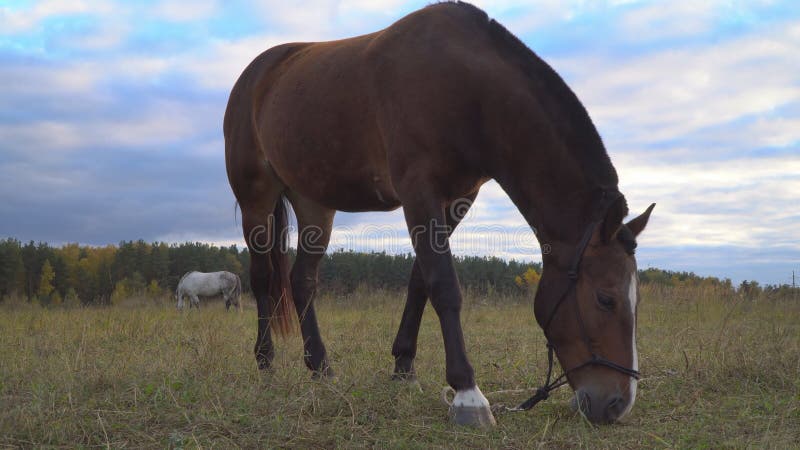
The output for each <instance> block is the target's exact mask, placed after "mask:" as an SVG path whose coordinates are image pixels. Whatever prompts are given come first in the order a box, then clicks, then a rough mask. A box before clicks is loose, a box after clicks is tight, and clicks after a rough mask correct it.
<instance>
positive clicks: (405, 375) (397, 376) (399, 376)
mask: <svg viewBox="0 0 800 450" xmlns="http://www.w3.org/2000/svg"><path fill="white" fill-rule="evenodd" d="M392 381H411V382H415V381H417V374H416V373H414V372H395V373H393V374H392Z"/></svg>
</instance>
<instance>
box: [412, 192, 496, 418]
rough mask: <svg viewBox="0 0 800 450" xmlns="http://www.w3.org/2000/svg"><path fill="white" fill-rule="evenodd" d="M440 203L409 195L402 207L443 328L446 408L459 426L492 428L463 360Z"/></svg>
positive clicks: (487, 410) (454, 280)
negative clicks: (450, 393) (448, 395)
mask: <svg viewBox="0 0 800 450" xmlns="http://www.w3.org/2000/svg"><path fill="white" fill-rule="evenodd" d="M442 205H443V203H441V202H436V201H433V200H432V199H431V198H430V196H425V195H420V196H411V198H407V199H404V202H403V210H404V213H405V217H406V222H407V225H408V228H409V233H410V234H411V241H412V245H413V246H414V251H415V252H416V255H417V260H418V261H419V265H420V270H421V273H422V276H423V278H424V280H425V287H426V290H427V292H429V293H430V296H431V304H432V305H433V308H434V310H435V311H436V314H437V315H438V316H439V325H440V326H441V329H442V337H443V338H444V349H445V362H446V367H447V370H446V371H447V383H448V384H449V385H450V386H451V387H452V388H453V390H455V392H456V394H455V397H454V398H453V403H452V405H451V406H450V417H451V420H453V421H454V422H455V423H457V424H459V425H470V426H491V425H494V424H495V420H494V416H493V415H492V411H491V409H490V407H489V401H488V400H487V399H486V397H485V396H484V395H483V394H482V393H481V390H480V389H479V388H478V385H477V383H476V382H475V373H474V370H473V368H472V365H471V364H470V362H469V359H468V358H467V351H466V347H465V344H464V333H463V331H462V328H461V304H462V297H461V290H460V288H459V284H458V276H457V275H456V270H455V264H454V262H453V256H452V254H451V252H450V243H449V238H448V235H449V227H448V225H447V223H446V221H445V213H444V211H443V208H442Z"/></svg>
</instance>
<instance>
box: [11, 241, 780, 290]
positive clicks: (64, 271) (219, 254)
mask: <svg viewBox="0 0 800 450" xmlns="http://www.w3.org/2000/svg"><path fill="white" fill-rule="evenodd" d="M413 262H414V257H413V255H411V254H400V255H389V254H386V253H377V252H373V253H361V252H353V251H341V250H340V251H336V252H333V253H329V254H327V255H325V257H324V259H323V261H322V263H321V265H320V273H319V281H320V289H325V290H328V291H332V292H337V293H349V292H352V291H354V290H355V289H357V288H359V287H360V286H364V287H366V288H373V289H385V290H403V289H405V287H406V283H407V282H408V277H409V274H410V273H411V267H412V265H413ZM455 263H456V270H457V271H458V275H459V279H460V282H461V285H462V287H464V288H465V289H467V290H471V291H473V292H477V293H479V294H500V295H524V294H530V293H532V292H533V291H534V290H535V288H536V285H537V284H538V281H539V278H540V275H541V264H540V263H530V262H519V261H514V260H510V261H508V260H504V259H500V258H496V257H486V256H483V257H479V256H464V257H458V258H456V260H455ZM248 268H249V255H248V253H247V249H246V248H243V249H239V248H238V247H237V246H235V245H232V246H230V247H224V246H215V245H210V244H206V243H202V242H185V243H181V244H167V243H164V242H154V243H148V242H145V241H142V240H138V241H123V242H120V243H119V244H118V245H107V246H101V247H97V246H87V245H79V244H66V245H62V246H51V245H49V244H47V243H44V242H38V243H36V242H33V241H30V242H27V243H22V242H20V241H19V240H17V239H13V238H8V239H4V240H0V299H4V298H7V297H10V296H16V297H22V298H24V299H26V300H28V301H34V300H35V301H38V302H40V303H41V304H45V305H47V304H61V303H68V304H73V305H77V304H83V305H107V304H113V303H116V302H117V301H118V300H120V299H123V298H126V297H129V296H136V295H146V296H148V297H153V298H164V297H166V296H168V295H171V293H174V291H175V288H176V287H177V283H178V281H179V280H180V278H181V276H183V274H185V273H186V272H189V271H192V270H197V271H201V272H213V271H218V270H226V271H229V272H233V273H236V274H238V275H239V276H240V277H241V278H242V287H243V289H244V290H245V291H248V290H249V286H250V280H249V278H250V277H249V269H248ZM639 276H640V279H641V281H642V283H652V284H656V285H662V286H678V287H680V286H710V287H714V288H715V289H722V290H725V291H729V292H731V293H737V292H738V293H747V294H748V295H761V294H763V293H765V292H767V293H769V292H773V291H778V290H781V289H791V288H790V287H787V286H763V287H762V286H760V285H758V283H756V282H747V281H745V282H743V283H742V284H741V285H740V286H738V287H734V286H733V285H732V283H731V281H730V280H728V279H723V280H720V279H717V278H714V277H700V276H698V275H695V274H693V273H691V272H672V271H665V270H660V269H652V268H651V269H646V270H643V271H640V273H639Z"/></svg>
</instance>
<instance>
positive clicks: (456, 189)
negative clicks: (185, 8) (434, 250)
mask: <svg viewBox="0 0 800 450" xmlns="http://www.w3.org/2000/svg"><path fill="white" fill-rule="evenodd" d="M486 21H487V18H486V16H485V14H484V15H482V16H481V15H479V14H478V15H476V14H475V13H474V12H473V11H471V10H469V9H468V8H463V7H461V6H460V5H455V4H450V5H434V6H431V7H428V8H425V9H423V10H421V11H418V12H416V13H413V14H411V15H409V16H406V17H405V18H403V19H401V20H400V21H398V22H396V23H395V24H393V25H392V26H390V27H388V28H387V29H385V30H382V31H379V32H376V33H372V34H369V35H364V36H358V37H355V38H350V39H343V40H339V41H331V42H317V43H304V44H288V45H285V46H279V47H275V48H273V49H270V50H268V51H267V52H265V53H264V54H262V55H261V56H259V57H258V58H256V60H255V61H254V62H253V63H252V64H251V65H250V66H249V67H248V68H247V69H246V70H245V73H244V74H243V75H242V77H241V78H240V80H239V82H237V87H235V88H234V93H232V94H231V102H230V103H229V112H231V109H232V106H231V105H232V104H235V105H234V108H233V109H234V111H233V112H231V114H230V116H228V115H226V130H227V129H229V128H231V126H232V125H231V122H236V123H239V124H243V125H252V126H253V130H252V131H253V139H252V140H253V142H252V146H254V147H257V148H258V150H260V155H259V157H260V158H261V163H262V164H263V161H264V160H267V161H269V165H270V166H271V167H272V168H273V169H274V170H275V172H276V174H277V176H278V177H279V178H280V179H281V181H282V182H283V183H285V184H286V185H287V186H288V187H289V188H290V189H291V190H294V191H296V192H298V193H300V194H301V195H303V196H305V197H308V198H310V199H313V200H315V201H317V202H318V203H320V204H322V205H325V206H328V207H331V208H334V209H338V210H345V211H363V210H387V209H393V208H396V207H397V206H399V205H400V200H399V196H398V194H397V190H396V186H395V185H396V184H397V183H398V182H400V181H401V180H400V179H399V178H400V177H403V176H405V175H406V174H407V173H408V172H409V168H410V167H413V168H414V172H415V173H414V176H417V177H421V176H424V177H425V178H426V179H427V180H447V183H446V184H445V182H444V181H442V185H441V186H438V187H437V188H438V189H439V190H440V191H442V190H444V191H449V192H443V194H444V195H445V196H449V197H453V198H457V197H459V196H461V195H464V194H466V193H469V192H473V191H474V190H475V189H477V187H478V186H479V185H480V184H481V183H482V182H483V181H485V180H486V179H487V178H489V177H488V175H487V171H486V170H485V169H486V164H485V161H484V160H483V155H482V153H481V152H482V151H483V150H485V147H486V146H487V144H488V143H487V142H486V139H485V133H483V128H484V125H485V123H484V114H485V110H484V109H483V105H482V101H483V100H486V99H487V98H488V97H491V95H492V93H491V92H487V89H488V87H487V86H488V85H494V86H497V85H498V83H496V82H495V81H496V80H495V79H494V78H496V77H494V76H493V75H492V73H493V72H502V71H503V68H504V66H503V64H502V63H503V61H502V60H501V58H500V56H499V55H498V54H497V52H495V51H494V49H493V48H492V39H491V38H490V37H489V36H488V33H487V31H486V28H487V27H486ZM242 93H245V95H242ZM241 105H247V106H246V107H243V108H242V107H241ZM238 109H241V111H237V110H238ZM228 119H230V120H228ZM226 137H227V132H226Z"/></svg>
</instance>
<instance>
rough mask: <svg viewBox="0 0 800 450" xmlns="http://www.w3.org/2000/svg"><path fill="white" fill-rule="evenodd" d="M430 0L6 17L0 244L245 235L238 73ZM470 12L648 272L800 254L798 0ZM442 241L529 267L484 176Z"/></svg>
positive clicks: (52, 5) (374, 244)
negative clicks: (594, 136)
mask: <svg viewBox="0 0 800 450" xmlns="http://www.w3.org/2000/svg"><path fill="white" fill-rule="evenodd" d="M427 3H428V2H424V1H416V0H415V1H413V2H402V1H399V0H380V1H375V2H365V1H363V0H341V1H333V0H331V1H323V0H315V1H313V2H311V3H307V4H304V6H303V7H302V8H299V7H296V6H293V5H292V4H289V3H286V2H279V1H274V0H270V1H267V2H249V1H241V2H238V1H237V2H226V3H224V4H223V3H221V2H217V1H214V0H205V1H202V2H194V3H181V2H177V1H172V0H169V1H158V2H153V3H147V4H135V3H129V2H111V1H97V2H82V1H78V2H51V1H41V2H37V3H32V4H30V5H28V6H22V7H18V6H4V7H0V84H2V86H3V87H4V88H3V89H2V90H0V105H3V106H2V107H0V215H2V217H3V220H2V221H0V237H2V236H3V235H9V236H17V237H19V238H22V239H24V240H25V239H36V240H49V241H53V242H66V241H79V242H83V243H92V244H105V243H110V242H111V243H113V242H117V241H119V240H122V239H136V238H143V239H147V240H153V239H161V240H167V241H181V240H187V239H189V240H198V239H199V240H203V241H210V242H218V243H227V244H230V243H239V244H241V243H242V241H241V237H240V228H239V225H237V224H236V223H235V222H234V221H233V196H232V194H231V193H230V189H229V187H228V185H227V181H226V178H225V170H224V163H223V146H224V145H223V141H222V136H221V121H222V114H223V111H224V108H225V102H226V97H227V94H228V92H229V91H230V89H231V87H232V85H233V83H234V82H235V80H236V78H237V77H238V75H239V74H240V73H241V71H242V70H243V69H244V67H245V66H246V65H247V64H248V63H249V62H250V61H251V60H252V59H253V58H254V57H255V56H257V55H258V54H259V53H261V52H262V51H264V50H266V49H267V48H269V47H272V46H274V45H277V44H280V43H284V42H292V41H319V40H328V39H337V38H343V37H348V36H353V35H357V34H362V33H366V32H371V31H375V30H377V29H380V28H383V27H385V26H387V25H389V24H390V23H392V22H393V21H394V20H396V19H398V18H400V17H401V16H402V15H403V14H405V13H407V12H410V11H412V10H414V9H416V8H418V7H421V6H423V5H425V4H427ZM476 3H477V4H478V5H479V6H483V7H484V8H485V9H486V10H487V12H488V14H489V15H490V16H491V17H494V18H495V19H497V20H499V21H500V22H501V23H503V24H505V25H506V26H507V27H508V28H509V30H511V31H512V32H515V33H517V34H518V35H519V36H520V37H521V38H523V40H524V41H525V42H527V43H528V44H529V45H530V46H531V48H533V49H534V50H535V51H537V52H538V53H539V54H541V55H542V56H544V57H545V58H546V60H547V61H548V62H549V63H551V64H552V65H553V66H554V67H555V68H556V70H557V71H558V72H559V73H560V74H561V75H562V76H564V78H565V79H566V80H567V81H568V83H569V84H570V86H571V87H572V88H573V89H574V90H575V91H576V93H577V94H578V96H579V97H580V98H581V100H582V101H583V103H584V104H585V105H586V107H587V109H588V111H589V112H590V114H591V115H592V118H593V120H594V121H595V123H596V124H597V126H598V129H599V131H600V132H601V134H602V135H603V137H604V140H605V143H606V145H607V148H608V150H609V153H610V155H611V157H612V160H613V161H614V163H615V166H616V168H617V170H618V172H619V174H620V182H621V185H620V187H621V189H622V190H623V192H624V193H625V194H626V197H627V198H628V202H629V205H630V207H631V210H632V214H633V213H635V212H641V211H642V210H644V208H645V207H646V206H647V205H648V204H649V203H651V202H653V201H655V202H657V203H658V207H657V208H656V211H655V212H654V215H653V219H652V221H651V223H650V225H648V229H647V231H646V232H645V233H644V234H643V235H642V236H641V238H640V248H639V253H638V255H639V261H640V264H641V265H642V266H643V267H645V266H647V265H657V266H659V267H666V268H679V269H681V270H695V271H697V272H700V273H704V274H714V275H722V276H731V277H734V279H737V278H738V277H747V278H751V277H758V279H760V280H762V281H771V282H772V281H774V282H777V280H780V278H779V277H778V275H774V274H778V273H782V272H781V271H783V270H784V268H785V267H788V266H789V265H791V264H795V265H796V264H797V263H798V255H800V248H799V246H800V243H798V241H797V239H796V236H797V232H796V230H797V227H798V225H800V217H798V215H797V214H796V213H795V212H793V211H792V209H791V208H790V207H789V206H787V205H793V204H794V202H795V199H794V198H792V196H793V193H794V192H800V179H798V174H800V167H799V166H798V164H799V162H798V157H797V155H798V147H800V143H799V142H800V106H798V105H800V75H798V74H800V25H798V21H797V18H798V14H797V10H796V8H793V5H791V4H789V3H783V4H782V3H780V2H751V3H747V4H743V3H730V2H706V3H702V4H699V3H697V2H686V1H679V2H677V3H676V2H673V3H671V4H670V6H669V7H666V8H665V7H664V6H663V5H657V4H653V3H650V2H641V3H640V2H628V1H623V2H620V1H610V2H582V1H570V2H555V1H542V2H537V3H536V4H531V3H530V2H527V1H522V0H500V1H496V2H495V1H492V2H488V1H487V2H482V1H480V0H478V1H477V2H476ZM54 224H58V226H54ZM336 227H337V228H336V231H335V232H334V237H333V242H332V245H331V248H339V247H346V248H354V249H364V250H382V249H386V250H390V251H395V250H396V251H398V252H406V251H410V241H409V239H408V238H407V236H406V231H405V229H406V227H405V223H404V220H403V215H402V211H395V212H393V213H389V214H385V213H364V214H345V213H339V214H338V215H337V219H336ZM387 236H388V237H387ZM387 239H390V240H387ZM452 246H453V248H454V251H455V253H456V254H492V255H496V256H503V257H509V258H516V259H526V260H539V259H540V254H539V248H538V243H537V242H536V240H535V237H534V236H533V233H532V232H531V231H530V230H529V228H528V226H527V225H526V223H525V221H524V219H523V218H522V216H521V215H520V213H519V212H518V211H516V208H515V207H514V205H513V204H512V203H511V202H510V201H509V200H508V198H507V196H506V195H505V193H504V192H503V191H502V189H501V188H500V187H499V186H498V185H497V184H496V183H494V182H490V183H487V184H486V185H485V186H484V188H483V189H482V191H481V194H480V195H479V197H478V199H477V200H476V202H475V204H474V205H473V207H472V213H471V214H470V215H468V217H467V218H466V219H465V220H464V222H463V223H462V224H461V226H460V227H459V229H458V231H457V232H456V234H455V236H454V238H453V242H452ZM748 270H750V271H751V272H750V273H752V274H753V275H752V276H750V275H747V274H748ZM738 279H741V278H738Z"/></svg>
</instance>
